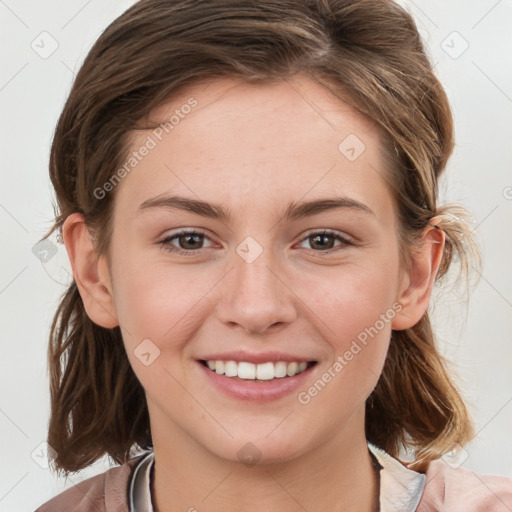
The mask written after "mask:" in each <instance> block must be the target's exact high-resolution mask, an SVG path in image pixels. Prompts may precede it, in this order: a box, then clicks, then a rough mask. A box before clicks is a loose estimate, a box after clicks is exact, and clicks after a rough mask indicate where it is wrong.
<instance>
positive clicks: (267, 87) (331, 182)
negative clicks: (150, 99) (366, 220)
mask: <svg viewBox="0 0 512 512" xmlns="http://www.w3.org/2000/svg"><path fill="white" fill-rule="evenodd" d="M145 121H150V122H152V123H161V126H160V127H158V126H157V128H155V129H153V130H151V129H150V130H142V131H135V132H133V133H132V134H131V150H130V151H131V152H134V151H135V152H137V151H138V149H139V148H142V147H143V146H144V145H148V141H151V143H150V146H151V150H149V151H145V156H144V157H143V158H140V160H139V161H138V162H137V164H136V166H135V167H134V168H133V171H131V172H130V173H129V175H128V176H127V177H126V178H124V179H123V181H122V182H121V184H120V186H119V187H118V188H119V189H120V190H117V193H118V195H119V197H118V200H119V201H121V202H123V201H125V200H127V199H128V198H129V203H130V205H136V204H137V205H138V204H140V203H142V202H143V201H144V200H145V199H147V198H149V197H153V196H156V195H159V194H163V193H171V192H172V193H173V194H175V193H178V192H182V193H184V194H186V195H188V196H190V197H194V196H197V197H200V198H202V199H206V200H208V199H211V200H215V202H216V203H226V204H229V206H230V209H231V208H232V209H237V210H238V209H244V208H248V207H249V206H251V207H255V206H256V205H258V204H259V205H263V204H267V203H268V202H269V201H271V200H272V199H275V200H277V201H278V202H279V206H282V205H283V203H284V202H286V201H287V198H288V199H289V200H296V199H298V198H301V197H303V196H305V195H308V196H309V197H308V198H309V199H314V198H315V197H314V196H317V195H318V196H322V197H325V196H326V195H331V196H333V195H351V197H353V198H354V199H363V198H364V197H365V198H366V199H367V200H368V201H369V202H372V201H373V202H379V201H380V202H382V201H381V200H382V193H383V190H382V189H383V188H385V183H384V181H383V180H382V177H381V174H382V156H381V154H382V151H381V149H382V148H381V140H382V139H381V133H380V130H379V129H378V128H377V127H376V126H375V124H374V123H373V122H372V121H371V120H370V119H369V118H367V117H366V116H364V115H362V114H361V113H360V112H358V111H357V110H355V109H354V108H353V107H352V106H351V105H350V104H349V103H348V102H346V101H345V100H344V99H343V98H342V97H341V96H337V95H334V94H333V93H332V92H331V91H329V90H328V89H327V88H325V87H324V86H322V85H320V84H318V83H317V82H315V81H313V80H311V79H309V78H306V77H295V78H293V79H286V80H279V81H276V82H273V83H266V84H249V83H247V82H244V81H243V80H241V79H236V78H223V79H217V80H212V81H209V82H204V81H203V82H200V83H196V84H195V85H193V86H190V87H188V88H186V89H184V90H183V91H181V92H180V94H178V95H176V96H174V97H173V99H172V100H170V101H168V102H166V103H164V104H162V105H160V106H159V107H158V108H156V109H154V110H153V111H152V112H151V113H150V115H149V118H148V119H147V120H145ZM372 196H373V197H372ZM379 196H380V197H379ZM368 201H367V202H368Z"/></svg>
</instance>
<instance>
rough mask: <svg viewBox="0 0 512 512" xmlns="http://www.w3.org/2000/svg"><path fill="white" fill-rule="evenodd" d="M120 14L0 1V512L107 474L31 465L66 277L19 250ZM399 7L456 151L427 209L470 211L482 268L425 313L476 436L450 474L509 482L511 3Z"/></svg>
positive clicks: (34, 233) (86, 6) (115, 9)
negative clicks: (82, 69)
mask: <svg viewBox="0 0 512 512" xmlns="http://www.w3.org/2000/svg"><path fill="white" fill-rule="evenodd" d="M132 3H133V1H128V0H123V1H115V2H114V1H112V0H110V1H104V0H103V1H100V0H89V1H84V0H68V1H66V2H64V1H55V0H52V1H45V2H41V1H40V0H39V1H36V0H26V1H23V2H15V1H14V0H0V23H1V27H2V28H1V31H0V38H1V42H2V44H1V63H2V64H1V76H0V102H1V109H2V118H1V137H0V140H1V141H2V151H1V153H0V158H1V160H2V166H1V169H2V173H1V180H2V185H1V188H0V223H1V229H2V239H3V240H4V242H3V243H2V265H1V267H0V311H1V329H2V331H1V332H2V356H1V359H0V364H1V372H0V375H1V377H0V378H1V390H2V393H1V400H0V428H1V441H0V442H1V451H0V453H1V454H2V457H1V462H0V464H1V468H2V477H1V478H0V511H19V510H33V509H35V508H36V507H37V506H38V505H40V504H42V503H43V502H44V501H46V500H48V499H50V498H51V497H52V496H54V495H56V494H57V493H59V492H61V491H62V490H64V489H65V488H67V487H70V486H72V485H74V484H75V483H77V482H79V481H81V480H83V479H85V478H88V477H89V476H92V475H93V474H96V473H99V472H102V471H105V470H106V469H108V467H109V466H108V462H107V461H106V460H102V461H99V462H98V463H96V464H95V465H93V466H92V467H90V468H88V469H87V470H84V471H82V472H80V473H78V474H75V475H74V476H72V477H71V478H69V479H68V480H67V481H65V480H63V479H57V478H56V477H55V476H54V475H53V474H52V473H51V472H50V470H49V469H47V468H45V467H44V466H45V465H44V451H45V446H44V444H41V443H44V441H45V439H46V428H47V423H48V418H49V391H48V377H47V373H46V351H47V343H48V334H49V328H50V322H51V318H52V316H53V313H54V310H55V308H56V307H57V302H58V298H59V296H60V294H61V293H62V292H63V291H64V289H65V287H64V285H65V284H66V283H67V279H68V272H69V271H70V266H69V261H68V259H67V254H66V252H65V249H64V247H63V246H62V245H60V244H57V245H56V247H57V253H56V254H55V255H53V257H50V256H52V254H51V252H49V253H48V254H47V255H46V256H45V254H43V253H42V252H41V251H35V252H36V253H38V254H39V257H38V256H37V254H35V253H34V252H33V246H34V245H35V244H36V243H37V241H38V240H39V238H40V237H41V236H42V235H43V234H44V233H45V232H46V230H47V229H48V228H49V227H50V225H51V221H52V218H53V210H52V202H51V198H52V196H53V192H52V190H51V186H50V181H49V178H48V170H47V166H48V155H49V146H50V141H51V137H52V133H53V129H54V127H55V124H56V122H57V118H58V115H59V113H60V111H61V109H62V106H63V104H64V101H65V98H66V96H67V94H68V92H69V90H70V87H71V83H72V80H73V78H74V74H75V73H76V71H77V70H78V69H79V65H80V63H81V62H82V60H83V58H84V57H85V55H86V53H87V51H88V49H89V48H90V46H91V45H92V43H93V42H94V41H95V40H96V38H97V37H98V36H99V35H100V33H101V32H102V30H103V29H104V28H105V27H106V26H107V25H108V24H109V23H110V22H111V21H112V20H113V19H114V18H115V17H116V16H118V15H119V14H121V12H123V11H124V10H125V9H126V8H127V7H129V6H130V5H131V4H132ZM401 3H403V4H404V5H406V6H407V7H408V8H409V9H410V11H411V12H412V13H413V15H414V16H415V19H416V20H417V23H418V26H419V28H420V31H421V33H422V35H423V37H424V39H425V42H426V43H427V45H428V48H429V52H430V54H431V57H432V60H433V62H434V63H435V64H436V70H437V72H438V75H439V76H440V78H441V81H442V82H443V84H444V85H445V87H446V90H447V92H448V95H449V97H450V100H451V104H452V109H453V113H454V116H455V122H456V141H457V146H456V149H455V152H454V155H453V157H452V159H451V161H450V163H449V166H448V171H447V175H448V176H447V178H446V179H445V180H444V181H443V184H442V187H441V190H442V193H441V196H442V197H441V199H442V201H443V202H444V201H447V200H455V201H461V202H463V203H465V204H466V205H467V206H468V207H469V209H470V210H471V211H472V212H473V213H474V215H475V218H476V222H475V229H476V231H477V232H478V233H479V234H480V237H481V244H482V248H483V257H484V270H483V274H482V278H481V280H480V283H479V284H478V286H477V287H476V288H475V289H474V290H473V291H472V293H471V296H470V300H469V304H468V305H467V306H466V305H465V304H464V302H465V301H464V299H463V295H462V292H461V290H457V289H456V288H453V289H449V290H446V291H445V292H443V293H441V290H436V292H435V300H434V301H433V302H434V303H435V307H434V306H433V307H432V308H431V312H432V314H433V316H434V321H435V328H436V332H437V333H438V336H439V340H440V348H441V349H442V351H443V352H444V353H445V354H446V355H447V356H448V357H450V358H451V359H453V361H454V363H455V365H454V369H455V371H457V373H458V375H459V376H460V377H459V379H458V382H459V384H460V386H461V388H462V390H463V393H464V395H465V397H466V398H467V399H468V400H469V402H470V407H471V410H472V412H473V414H474V417H475V421H476V430H477V437H476V438H475V439H474V440H473V441H472V442H471V443H470V444H469V445H468V446H467V447H466V452H464V453H463V454H462V456H461V458H459V459H457V460H455V459H454V460H452V462H451V463H452V464H454V465H457V464H461V465H463V466H464V467H467V468H470V469H473V470H475V471H479V472H483V473H494V474H503V475H509V476H512V442H511V439H510V433H511V432H512V343H511V341H512V340H511V334H510V333H511V330H512V320H511V319H512V314H511V313H512V273H511V271H510V265H511V262H512V236H511V225H512V173H511V165H510V164H511V161H512V150H511V147H512V143H511V140H512V139H511V134H512V116H511V112H512V90H511V89H512V87H511V85H512V68H511V66H510V63H509V57H510V48H511V47H512V32H511V31H510V27H509V24H510V19H512V1H510V0H508V1H507V0H501V1H496V0H479V1H468V0H451V1H447V0H443V1H441V0H437V1H432V0H430V1H428V2H427V1H426V0H421V1H420V0H415V1H414V2H413V1H410V0H404V1H403V2H401ZM45 32H46V34H45ZM454 32H456V33H454ZM57 45H58V46H57ZM466 46H467V48H466ZM54 47H55V48H54ZM52 50H54V51H53V53H51V52H52ZM50 53H51V54H50ZM52 247H53V245H52V246H51V247H50V250H51V248H52ZM41 257H43V259H44V257H47V258H49V259H48V261H46V262H43V261H41V260H40V258H41Z"/></svg>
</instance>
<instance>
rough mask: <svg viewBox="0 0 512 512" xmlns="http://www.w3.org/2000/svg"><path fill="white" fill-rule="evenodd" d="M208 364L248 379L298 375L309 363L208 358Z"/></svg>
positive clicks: (215, 369) (212, 367)
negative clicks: (252, 361)
mask: <svg viewBox="0 0 512 512" xmlns="http://www.w3.org/2000/svg"><path fill="white" fill-rule="evenodd" d="M206 365H207V366H208V368H209V369H210V370H212V371H214V372H216V373H218V374H220V375H225V376H226V377H238V378H240V379H246V380H255V379H257V380H272V379H280V378H283V377H293V376H294V375H298V374H299V373H302V372H303V371H304V370H305V369H306V368H307V365H308V364H307V363H306V362H305V361H302V362H301V363H297V362H295V361H293V362H291V363H286V362H285V361H277V362H275V363H272V362H268V363H262V364H254V363H248V362H246V361H240V362H239V363H237V362H236V361H219V360H215V361H214V360H208V361H206Z"/></svg>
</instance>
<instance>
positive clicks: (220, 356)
mask: <svg viewBox="0 0 512 512" xmlns="http://www.w3.org/2000/svg"><path fill="white" fill-rule="evenodd" d="M199 360H203V361H236V362H240V361H245V362H248V363H253V364H261V363H268V362H274V361H287V362H297V363H302V362H306V363H308V362H310V361H316V360H315V359H313V358H307V357H303V356H296V355H293V354H286V353H284V352H246V351H243V350H235V351H232V352H216V353H211V354H208V355H206V356H204V357H201V358H199Z"/></svg>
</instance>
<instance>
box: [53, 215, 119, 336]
mask: <svg viewBox="0 0 512 512" xmlns="http://www.w3.org/2000/svg"><path fill="white" fill-rule="evenodd" d="M62 238H63V240H64V244H65V246H66V251H67V253H68V257H69V261H70V263H71V267H72V269H73V278H74V280H75V282H76V284H77V286H78V290H79V292H80V295H81V297H82V301H83V303H84V307H85V311H86V312H87V315H88V316H89V318H90V319H91V320H92V321H93V322H94V323H95V324H98V325H99V326H101V327H106V328H113V327H116V326H118V325H119V321H118V318H117V313H116V310H115V306H114V299H113V293H112V286H111V278H110V272H109V269H108V265H107V261H106V257H105V256H102V257H99V256H98V255H97V253H96V250H95V246H94V241H93V239H92V237H91V233H90V231H89V228H88V226H87V225H86V224H85V218H84V216H83V215H82V214H80V213H73V214H71V215H69V216H68V217H67V218H66V220H65V222H64V224H63V227H62Z"/></svg>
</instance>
